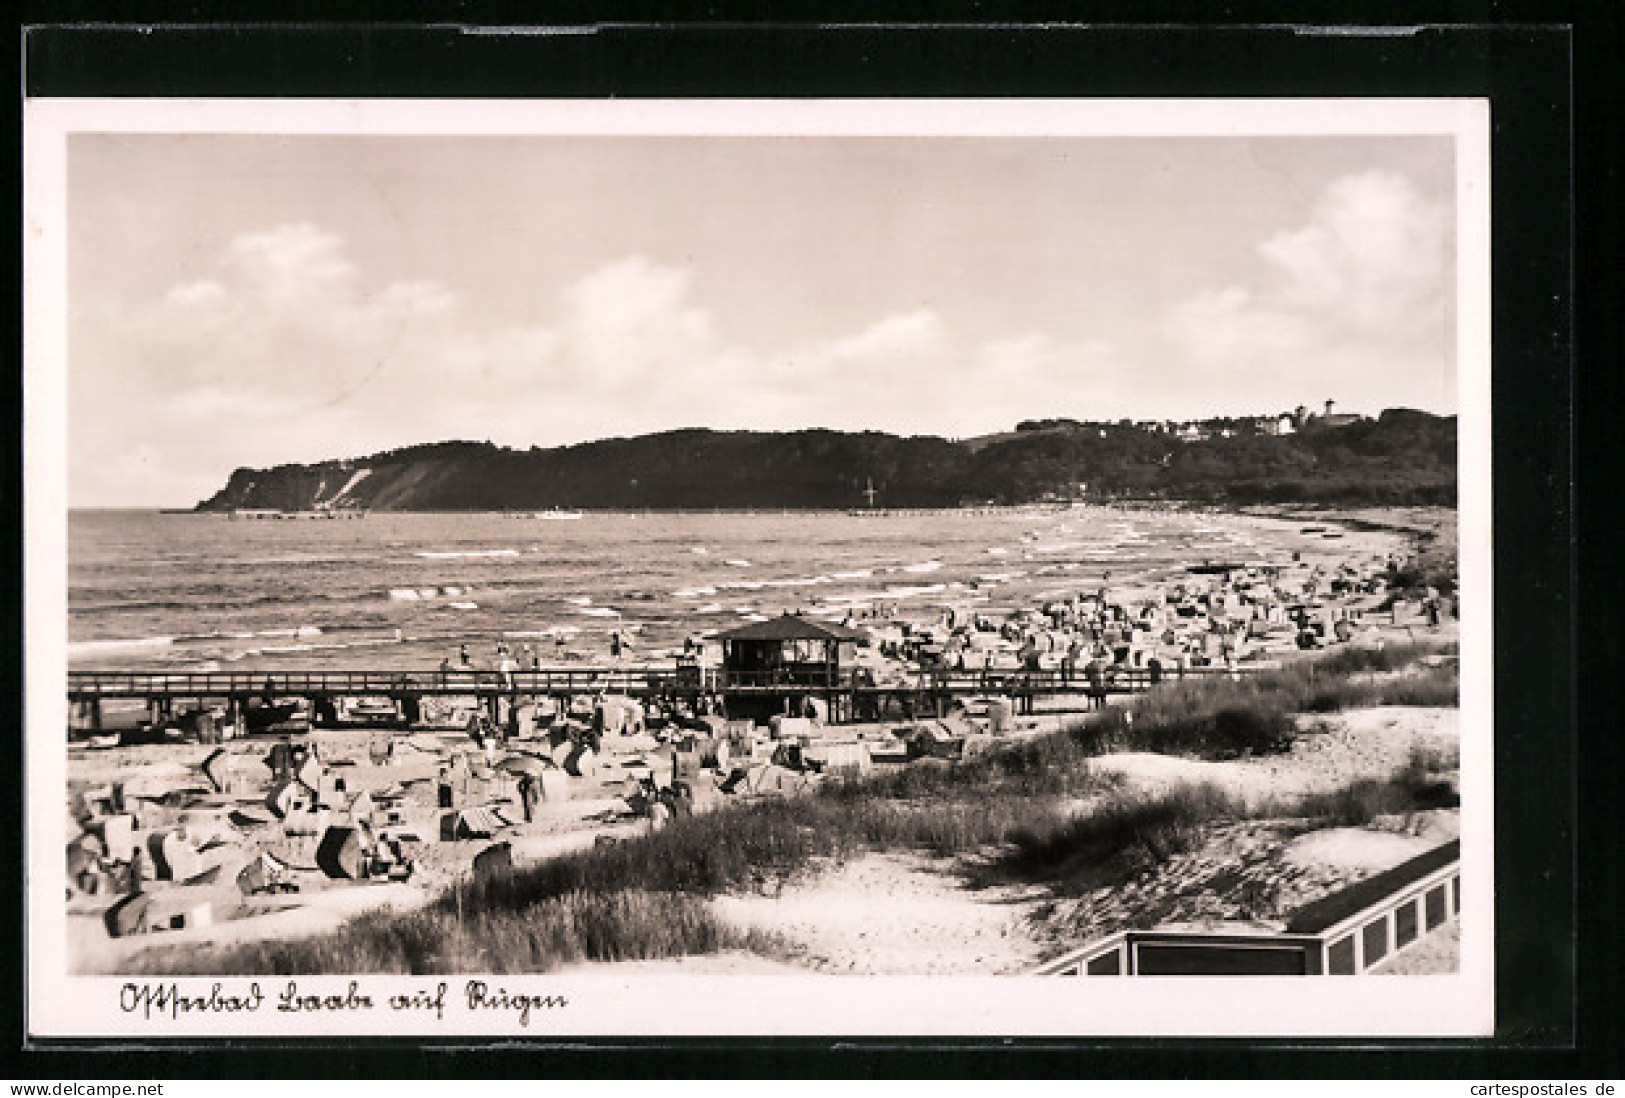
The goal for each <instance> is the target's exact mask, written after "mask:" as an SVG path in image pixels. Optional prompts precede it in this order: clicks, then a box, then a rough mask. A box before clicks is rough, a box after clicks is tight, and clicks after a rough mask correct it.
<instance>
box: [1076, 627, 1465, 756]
mask: <svg viewBox="0 0 1625 1098" xmlns="http://www.w3.org/2000/svg"><path fill="white" fill-rule="evenodd" d="M1442 654H1443V650H1442V649H1439V648H1437V647H1435V646H1433V645H1428V644H1406V645H1387V646H1384V647H1383V648H1365V647H1359V648H1356V647H1345V648H1341V649H1339V650H1337V651H1336V652H1334V653H1331V654H1329V655H1327V656H1324V657H1322V658H1320V659H1314V660H1301V661H1298V662H1295V663H1292V664H1289V665H1288V666H1286V667H1283V668H1280V669H1278V670H1271V671H1263V672H1258V673H1255V674H1250V675H1246V676H1244V677H1242V678H1240V679H1239V680H1232V679H1223V678H1220V679H1211V678H1204V679H1199V680H1198V679H1188V680H1185V681H1183V682H1174V683H1170V684H1168V685H1166V686H1164V687H1163V688H1161V689H1158V690H1155V691H1153V692H1151V693H1149V694H1145V695H1142V696H1140V697H1138V698H1136V699H1135V700H1134V701H1133V702H1132V703H1130V704H1129V705H1127V706H1125V707H1123V708H1120V709H1111V710H1108V711H1107V712H1105V713H1103V714H1101V715H1100V716H1099V717H1098V718H1096V719H1095V720H1094V721H1093V722H1091V723H1090V724H1088V725H1087V726H1086V727H1085V728H1084V729H1083V730H1081V737H1082V743H1081V747H1082V749H1083V753H1084V754H1085V755H1098V754H1103V753H1105V752H1108V751H1151V752H1157V753H1159V754H1165V755H1191V756H1195V757H1198V758H1203V759H1234V758H1242V757H1246V756H1249V755H1267V754H1273V753H1276V752H1281V751H1285V750H1287V749H1288V748H1290V747H1291V746H1292V741H1293V739H1294V738H1295V725H1296V722H1295V720H1294V718H1295V717H1296V716H1297V715H1298V714H1301V713H1334V712H1338V711H1340V710H1344V709H1357V708H1364V707H1367V706H1375V705H1413V706H1449V705H1455V704H1457V702H1458V700H1459V697H1460V692H1461V688H1460V675H1459V670H1458V668H1457V666H1456V664H1455V663H1454V662H1453V661H1450V660H1447V659H1439V660H1437V661H1436V664H1435V665H1432V666H1429V665H1428V664H1426V663H1424V662H1423V660H1424V658H1425V657H1436V656H1442Z"/></svg>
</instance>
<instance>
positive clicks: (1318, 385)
mask: <svg viewBox="0 0 1625 1098" xmlns="http://www.w3.org/2000/svg"><path fill="white" fill-rule="evenodd" d="M1448 212H1449V211H1448V208H1447V206H1446V205H1445V204H1444V203H1441V202H1437V201H1433V200H1430V199H1427V198H1425V197H1424V196H1423V195H1422V194H1421V193H1420V192H1419V191H1418V190H1417V188H1416V187H1415V186H1414V185H1413V184H1412V183H1411V182H1410V181H1409V180H1408V179H1406V178H1405V177H1404V176H1402V175H1398V174H1395V173H1392V172H1366V173H1361V174H1357V175H1350V176H1345V177H1343V178H1341V179H1338V180H1336V181H1334V182H1333V183H1332V184H1331V185H1330V186H1328V187H1327V188H1326V190H1325V191H1324V192H1323V193H1322V194H1321V195H1320V197H1319V199H1318V201H1317V202H1316V203H1315V205H1314V207H1313V210H1312V211H1311V214H1310V216H1309V219H1308V220H1307V221H1306V223H1304V224H1303V225H1301V226H1298V227H1296V228H1293V229H1291V230H1287V231H1282V232H1278V233H1276V234H1274V235H1272V236H1270V237H1269V238H1267V239H1265V240H1264V241H1262V242H1260V244H1259V245H1258V254H1259V256H1260V257H1261V258H1263V259H1264V260H1265V262H1266V269H1267V271H1268V272H1269V273H1270V277H1269V278H1267V279H1265V280H1264V281H1262V282H1261V283H1259V284H1257V285H1231V286H1225V287H1219V288H1212V289H1208V290H1205V291H1203V292H1201V293H1199V294H1197V295H1196V296H1194V297H1192V298H1190V299H1188V300H1186V301H1183V302H1180V303H1178V304H1176V305H1175V306H1173V307H1171V308H1170V309H1169V310H1168V311H1167V313H1166V315H1165V318H1164V319H1165V331H1164V335H1165V338H1166V340H1167V342H1168V344H1169V347H1170V351H1171V354H1172V356H1173V357H1174V359H1175V362H1174V365H1173V367H1172V368H1173V371H1174V373H1175V374H1176V375H1181V376H1182V378H1183V381H1182V384H1183V385H1184V387H1185V389H1186V391H1187V392H1188V393H1189V394H1191V395H1202V396H1203V397H1204V398H1205V399H1208V400H1210V401H1212V402H1213V403H1214V404H1215V405H1216V406H1223V407H1224V409H1225V410H1233V409H1236V408H1237V407H1238V403H1239V402H1238V400H1237V399H1236V396H1235V395H1234V394H1245V395H1246V397H1247V398H1248V399H1249V400H1251V401H1253V402H1255V403H1257V404H1259V405H1260V406H1264V407H1273V406H1276V405H1279V406H1281V407H1291V406H1293V405H1295V404H1296V403H1298V402H1299V401H1300V400H1308V399H1311V398H1313V399H1319V398H1320V397H1321V396H1334V397H1336V398H1337V399H1339V400H1341V401H1343V402H1344V403H1345V405H1357V406H1359V407H1361V408H1364V409H1368V410H1373V411H1374V410H1377V409H1380V408H1382V407H1388V406H1393V405H1396V404H1406V403H1410V404H1419V405H1422V406H1426V407H1433V408H1448V407H1449V406H1450V405H1451V404H1452V403H1453V402H1452V400H1451V398H1450V392H1451V387H1452V385H1453V378H1454V373H1453V361H1452V358H1451V355H1452V348H1453V346H1454V338H1453V331H1452V328H1451V319H1450V318H1451V315H1452V314H1451V307H1452V302H1453V292H1454V285H1453V279H1452V267H1451V247H1450V244H1451V231H1450V221H1449V217H1448Z"/></svg>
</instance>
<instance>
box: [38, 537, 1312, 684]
mask: <svg viewBox="0 0 1625 1098" xmlns="http://www.w3.org/2000/svg"><path fill="white" fill-rule="evenodd" d="M1321 537H1322V535H1320V534H1318V533H1311V534H1305V533H1303V532H1302V530H1301V529H1300V524H1298V523H1296V522H1285V521H1281V522H1270V521H1268V520H1259V519H1255V518H1243V517H1241V516H1236V515H1228V514H1223V513H1208V512H1195V511H1184V510H1159V509H1141V508H1133V509H1119V508H1113V507H1103V506H1102V507H1094V506H1074V507H1070V508H1051V509H1039V508H1009V509H999V508H990V509H982V510H963V511H956V510H945V511H926V512H911V513H907V514H896V513H884V512H882V513H873V514H854V513H847V512H839V513H836V512H817V513H811V512H788V513H779V512H748V513H744V512H724V513H712V512H706V513H692V512H690V513H662V512H637V513H633V512H592V511H589V512H586V513H585V514H583V515H581V516H580V517H579V518H573V519H572V518H559V517H551V518H543V517H538V516H537V515H535V514H522V515H512V514H466V513H459V514H397V513H371V514H368V515H366V516H364V517H360V518H351V519H334V520H322V519H281V520H275V519H260V520H249V519H244V518H237V519H233V518H232V517H230V516H228V515H224V514H191V513H186V514H175V513H159V512H152V511H113V510H108V511H89V510H85V511H73V512H71V513H70V514H69V517H68V556H69V561H68V583H69V591H68V662H69V665H70V667H72V668H74V669H83V670H96V669H128V670H176V671H180V670H228V671H234V670H244V671H258V670H281V669H311V670H321V669H330V668H333V669H337V668H345V669H352V670H411V669H429V668H435V667H438V666H439V664H440V661H441V660H443V659H445V658H447V657H454V656H455V655H456V653H457V651H458V649H459V648H460V647H461V646H463V645H467V646H469V649H470V651H471V653H472V654H473V656H474V658H475V661H476V662H477V663H482V664H486V665H489V664H490V663H492V662H493V661H494V659H495V654H496V646H497V645H498V644H499V643H505V644H506V645H507V646H508V647H509V648H510V650H511V651H512V652H513V653H514V654H515V656H516V657H519V658H523V655H524V654H525V646H527V645H528V646H530V649H531V650H532V651H534V652H535V653H536V654H537V656H538V658H539V659H540V661H541V662H542V663H543V664H544V665H548V664H553V663H557V662H559V661H560V660H586V661H589V662H603V661H604V660H606V659H607V658H608V656H609V654H610V645H611V642H612V634H614V633H619V634H620V636H621V638H622V639H623V641H624V642H626V643H627V644H628V645H629V652H630V655H631V656H633V657H634V658H647V659H651V660H659V659H662V658H669V657H670V656H671V655H672V654H673V653H674V652H675V651H676V650H678V649H680V648H681V647H682V645H683V643H684V640H685V638H697V639H702V640H703V639H704V638H707V637H711V636H714V635H715V634H716V633H718V632H720V631H724V630H727V629H730V628H733V627H735V626H738V625H740V624H742V623H744V622H747V621H755V620H761V619H762V618H764V617H771V616H776V615H778V614H781V613H784V612H787V611H788V612H799V613H802V614H805V615H807V616H809V617H813V618H815V619H818V620H828V621H840V620H843V619H846V618H849V617H850V618H852V619H854V620H857V621H860V622H861V621H864V620H870V619H871V618H872V617H873V616H875V615H876V614H877V613H881V612H883V613H886V614H888V615H889V614H892V613H895V614H897V615H899V616H901V617H903V618H905V619H911V620H929V619H931V618H933V617H935V616H937V615H940V614H942V613H943V612H945V611H946V610H947V609H949V608H953V609H955V610H957V611H959V612H963V613H976V612H985V613H989V614H995V615H996V614H1002V613H1007V612H1009V611H1011V610H1013V609H1018V608H1020V607H1024V606H1038V605H1041V604H1042V603H1043V602H1045V601H1048V600H1051V599H1056V598H1066V597H1070V596H1071V595H1072V594H1077V593H1093V592H1096V591H1098V590H1100V589H1101V588H1102V587H1106V588H1108V589H1116V588H1119V587H1122V586H1123V585H1136V584H1146V583H1162V582H1172V581H1175V580H1177V579H1178V578H1179V577H1181V576H1183V575H1185V573H1186V569H1187V567H1188V566H1189V565H1192V564H1201V563H1204V562H1216V561H1218V562H1238V563H1268V562H1276V563H1281V562H1285V561H1289V560H1290V559H1291V555H1292V553H1294V552H1298V553H1300V555H1301V554H1302V553H1303V552H1304V551H1307V552H1309V553H1310V554H1311V559H1313V557H1314V555H1316V554H1329V552H1330V550H1331V549H1332V548H1333V546H1332V545H1330V544H1327V543H1324V542H1322V541H1321Z"/></svg>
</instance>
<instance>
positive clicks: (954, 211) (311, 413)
mask: <svg viewBox="0 0 1625 1098" xmlns="http://www.w3.org/2000/svg"><path fill="white" fill-rule="evenodd" d="M1453 164H1454V148H1453V143H1452V141H1451V139H1450V138H1448V137H1365V136H1360V137H1349V136H1341V137H1256V138H1244V137H1203V138H1150V137H1146V138H1105V137H1052V138H1045V137H1021V138H1015V137H1011V138H988V137H980V138H939V137H930V138H927V137H917V138H898V137H793V138H791V137H781V138H767V137H692V136H685V137H677V136H671V137H579V136H548V137H446V136H395V137H380V136H370V137H356V136H308V135H301V136H291V135H268V134H258V135H244V134H238V135H230V134H185V135H178V134H167V135H166V134H109V133H103V134H96V133H76V134H74V135H72V136H71V137H70V138H69V142H68V193H67V229H68V240H67V243H68V300H67V306H68V375H69V376H68V425H69V427H68V431H69V440H68V446H69V457H68V463H69V470H68V472H69V501H70V504H71V505H73V506H76V507H100V506H183V507H184V506H190V505H191V504H193V503H195V502H196V501H197V500H199V499H202V498H204V497H206V496H208V495H210V494H212V493H213V492H214V491H215V490H217V489H218V488H219V487H220V486H221V485H222V484H223V483H224V482H225V479H226V477H227V476H228V475H229V474H230V473H231V471H232V470H233V469H235V468H237V467H239V466H251V467H264V466H269V465H275V464H282V463H287V462H312V461H320V460H324V459H328V458H342V457H358V456H363V455H366V454H369V453H374V452H377V451H379V450H383V449H388V448H391V447H397V446H404V445H411V444H415V443H420V442H433V441H440V440H446V439H473V440H490V441H492V442H496V443H499V444H503V445H509V446H516V447H529V446H542V447H549V446H558V445H564V444H569V443H576V442H582V441H586V440H590V439H596V438H606V437H618V436H630V435H637V434H643V433H646V432H651V431H658V430H666V429H671V428H677V427H712V428H719V429H758V430H778V429H797V428H803V427H828V428H835V429H841V430H864V429H876V430H884V431H891V432H895V433H900V434H932V435H941V436H944V437H950V438H959V437H971V436H976V435H981V434H989V433H994V432H998V431H1004V430H1009V429H1011V428H1012V427H1013V426H1014V425H1015V424H1016V423H1017V422H1018V421H1020V420H1022V419H1033V418H1045V417H1053V416H1068V417H1072V418H1077V419H1119V418H1123V417H1131V418H1139V419H1185V418H1199V417H1203V416H1210V415H1229V414H1251V413H1266V412H1276V411H1282V410H1289V409H1291V408H1293V407H1295V406H1297V405H1300V404H1306V405H1309V406H1311V407H1316V408H1318V407H1319V406H1320V405H1321V404H1322V402H1323V401H1325V400H1327V399H1332V400H1335V401H1336V402H1337V405H1338V407H1339V409H1340V410H1344V411H1357V412H1364V413H1367V414H1375V413H1377V412H1379V411H1381V410H1382V409H1383V408H1388V407H1413V408H1423V409H1426V410H1429V411H1433V412H1439V413H1454V412H1455V411H1456V407H1455V400H1456V398H1455V391H1456V387H1455V381H1456V378H1455V365H1454V361H1455V325H1456V288H1455V247H1456V242H1455V217H1456V207H1455V177H1454V167H1453Z"/></svg>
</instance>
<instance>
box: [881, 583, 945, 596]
mask: <svg viewBox="0 0 1625 1098" xmlns="http://www.w3.org/2000/svg"><path fill="white" fill-rule="evenodd" d="M945 590H947V587H946V585H944V584H941V583H927V584H923V585H917V586H912V587H910V586H901V587H888V588H886V592H885V597H886V598H888V599H912V598H916V597H918V596H920V595H934V594H936V593H937V592H939V591H945Z"/></svg>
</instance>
